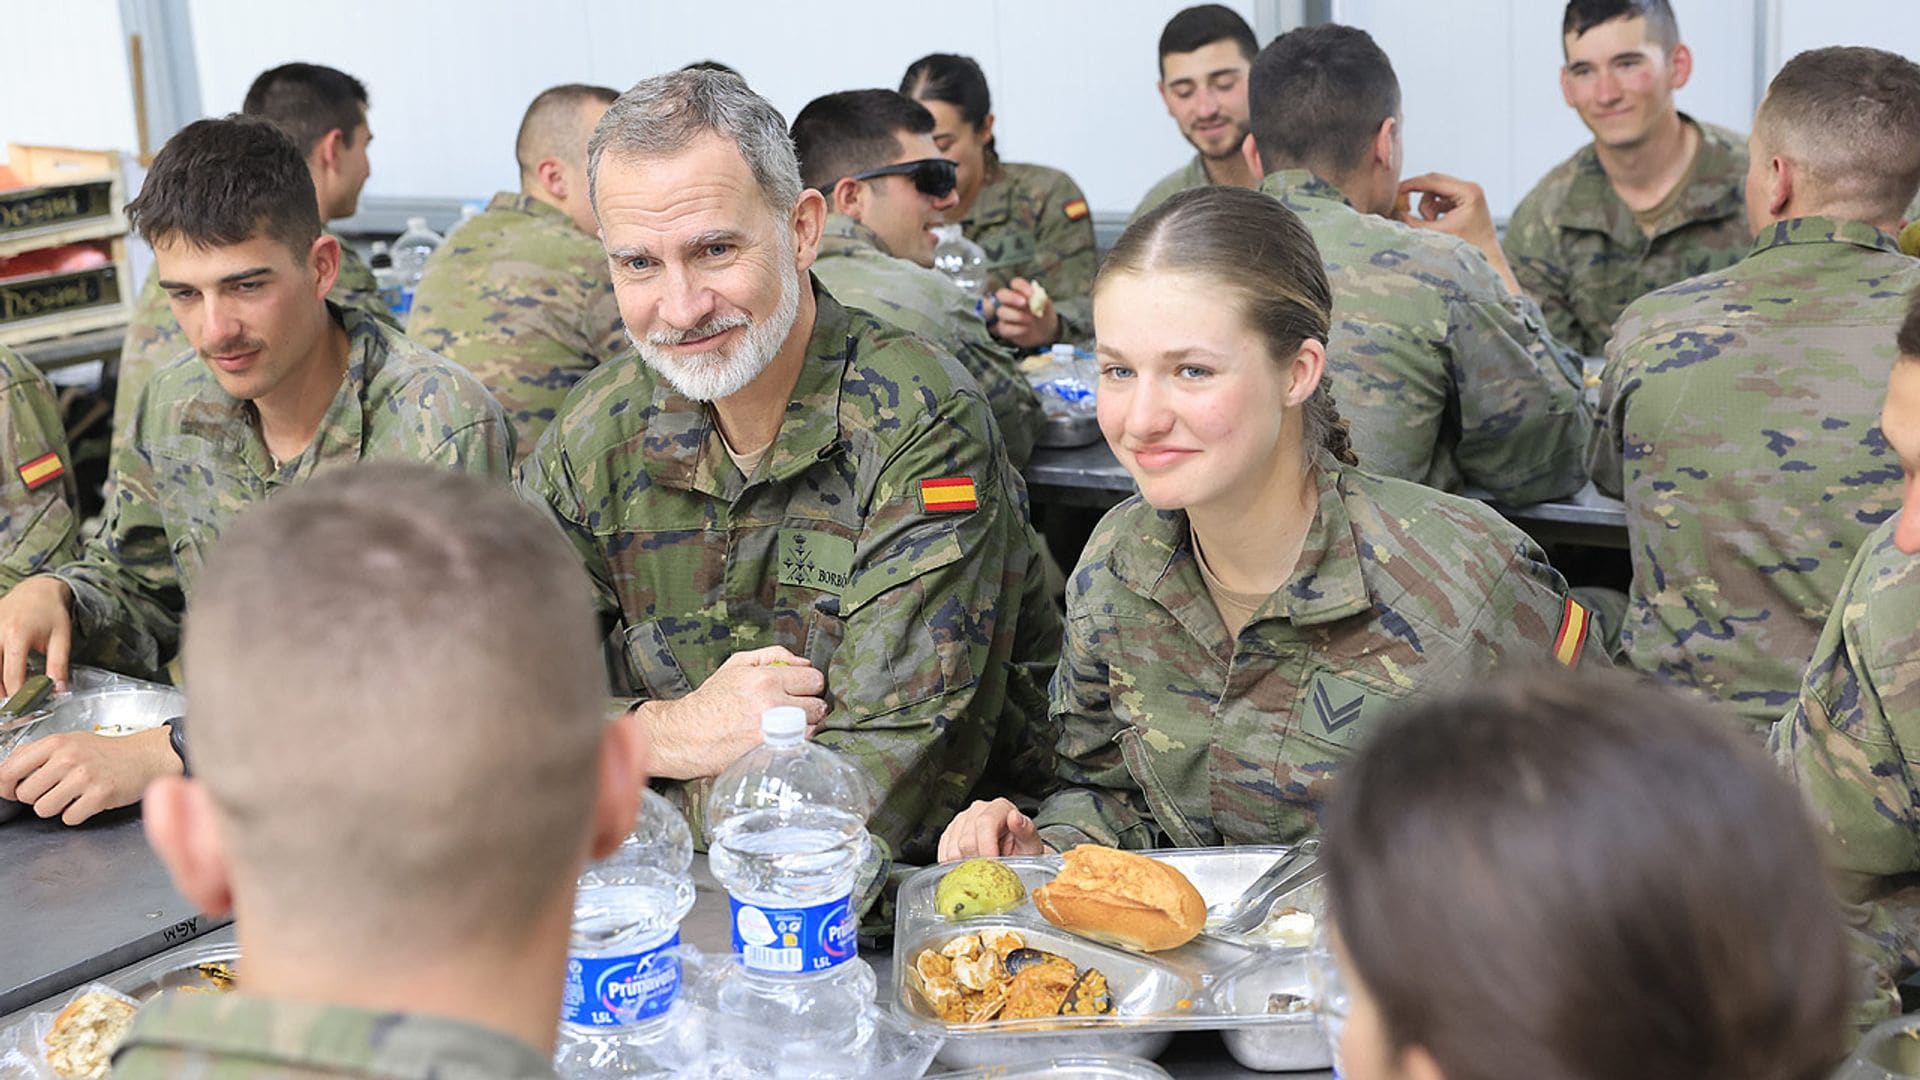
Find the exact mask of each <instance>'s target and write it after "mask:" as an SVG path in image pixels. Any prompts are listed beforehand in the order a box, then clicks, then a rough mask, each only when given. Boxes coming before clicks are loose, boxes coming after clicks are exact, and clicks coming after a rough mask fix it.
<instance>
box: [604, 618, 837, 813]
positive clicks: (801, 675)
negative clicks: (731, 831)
mask: <svg viewBox="0 0 1920 1080" xmlns="http://www.w3.org/2000/svg"><path fill="white" fill-rule="evenodd" d="M826 689H827V678H826V676H825V675H823V674H822V673H821V672H820V671H818V670H817V669H815V668H814V666H813V665H812V664H810V663H808V662H807V660H806V658H804V657H800V656H795V655H794V654H792V653H790V652H788V651H787V650H785V649H783V648H781V647H780V646H778V645H772V646H768V647H767V648H764V649H753V650H751V651H749V652H737V653H734V654H733V655H732V656H729V657H727V659H726V662H725V663H723V664H721V665H720V668H719V670H717V671H715V672H714V673H713V676H712V677H711V678H709V679H708V680H707V681H706V682H705V683H702V684H701V686H700V688H699V689H698V690H695V691H694V692H693V693H691V694H688V695H687V696H686V697H683V698H680V699H678V700H676V701H649V702H647V703H646V704H644V705H642V706H641V707H640V709H639V717H640V722H641V724H642V726H643V727H644V728H645V730H646V733H647V737H648V740H649V742H651V744H652V760H651V762H650V767H649V771H650V772H652V774H653V775H655V776H662V777H666V778H668V779H671V780H692V779H695V778H698V777H702V776H715V775H718V774H719V772H720V771H721V770H722V769H725V768H726V767H727V766H729V765H731V764H733V763H734V762H735V761H736V760H738V759H739V757H740V755H742V754H744V753H746V752H747V751H749V750H751V749H753V748H754V747H756V746H758V745H760V714H761V713H762V712H765V711H766V710H768V709H771V708H774V707H775V706H779V705H792V706H795V707H797V708H799V709H802V710H804V711H805V712H806V714H807V734H808V736H812V735H813V733H814V732H815V731H816V730H818V729H819V726H820V722H821V721H823V720H825V719H826V718H827V702H826V699H825V698H823V697H821V695H822V694H824V693H825V692H826Z"/></svg>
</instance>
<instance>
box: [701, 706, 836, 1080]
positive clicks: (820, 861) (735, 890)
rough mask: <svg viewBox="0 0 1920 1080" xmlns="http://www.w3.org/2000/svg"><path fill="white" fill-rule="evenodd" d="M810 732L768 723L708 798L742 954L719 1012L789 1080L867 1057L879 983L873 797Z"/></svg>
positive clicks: (780, 714) (787, 720)
mask: <svg viewBox="0 0 1920 1080" xmlns="http://www.w3.org/2000/svg"><path fill="white" fill-rule="evenodd" d="M806 726H807V721H806V714H805V713H803V712H802V711H800V710H799V709H797V708H790V707H789V708H774V709H768V710H767V711H766V712H765V713H763V714H761V718H760V737H761V745H760V746H759V747H758V748H757V749H755V750H753V751H751V752H749V753H747V754H745V755H744V756H742V757H741V758H740V760H739V761H736V762H734V764H733V765H732V766H730V767H729V768H728V769H727V770H726V771H725V772H722V773H721V774H720V776H719V778H718V779H716V780H715V781H714V786H713V792H712V794H711V795H710V796H709V797H708V801H707V820H709V821H711V822H713V823H714V825H713V842H712V844H711V845H710V847H709V850H708V864H709V866H711V867H712V869H713V876H714V877H715V878H716V879H718V880H719V882H720V884H721V885H723V886H725V887H726V890H727V893H728V894H729V897H730V899H731V904H732V911H733V920H732V923H733V945H734V950H735V951H736V952H738V953H739V954H740V956H741V966H740V968H739V969H738V971H736V972H735V973H734V975H733V977H730V978H729V979H727V980H726V981H725V983H724V984H723V985H722V987H721V989H720V991H719V1001H718V1008H717V1010H716V1011H717V1012H719V1013H720V1014H721V1015H723V1016H725V1017H727V1018H728V1019H729V1021H730V1022H736V1023H739V1024H741V1025H744V1026H745V1027H746V1028H751V1029H754V1030H756V1031H758V1032H759V1033H760V1036H759V1038H758V1039H757V1040H756V1041H757V1042H758V1043H759V1044H760V1045H762V1046H764V1047H767V1048H770V1049H771V1051H772V1053H773V1054H774V1055H776V1057H777V1060H776V1063H775V1066H774V1067H775V1069H776V1071H777V1072H778V1073H780V1074H784V1075H819V1074H821V1073H822V1071H823V1069H826V1070H827V1071H828V1072H830V1069H827V1067H825V1066H823V1065H821V1064H820V1063H822V1062H828V1061H833V1060H838V1061H842V1062H845V1061H850V1060H853V1061H857V1060H860V1058H861V1055H863V1054H864V1053H865V1051H866V1047H867V1044H868V1042H869V1041H870V1040H871V1039H872V1036H873V1017H872V1012H873V1008H874V975H873V969H872V968H870V967H868V966H867V963H866V961H864V960H862V959H860V958H859V956H858V955H857V952H858V942H857V940H856V933H855V932H856V928H857V927H856V920H855V918H854V915H853V909H852V901H853V889H854V884H855V879H856V878H857V877H858V875H859V873H860V869H861V867H862V866H863V865H865V863H866V861H867V858H868V856H869V854H870V851H871V840H870V839H869V838H868V836H867V829H866V819H867V815H868V813H870V812H871V810H872V805H873V796H872V791H871V788H870V787H869V786H868V783H867V779H866V774H865V773H863V772H861V771H860V769H859V768H858V767H856V766H855V765H854V764H853V763H851V762H849V761H848V760H846V759H845V758H843V757H841V756H840V755H838V754H835V753H834V752H833V751H831V750H828V749H827V748H826V747H823V746H820V745H818V744H816V743H813V742H809V741H808V740H807V737H806ZM726 1041H733V1040H726Z"/></svg>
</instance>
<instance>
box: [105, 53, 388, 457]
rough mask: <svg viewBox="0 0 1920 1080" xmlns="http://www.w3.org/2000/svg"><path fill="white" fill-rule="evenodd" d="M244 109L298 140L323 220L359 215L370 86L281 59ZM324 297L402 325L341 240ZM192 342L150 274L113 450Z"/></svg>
mask: <svg viewBox="0 0 1920 1080" xmlns="http://www.w3.org/2000/svg"><path fill="white" fill-rule="evenodd" d="M240 111H241V112H242V113H243V114H245V115H247V116H257V117H260V118H261V119H263V120H268V121H271V122H272V123H273V125H274V126H275V127H278V128H279V129H280V130H282V131H284V132H286V133H287V137H288V138H290V139H292V140H293V143H294V146H295V147H296V148H298V149H299V151H300V153H301V154H302V155H303V156H304V157H305V158H306V163H307V175H308V176H309V177H311V179H312V186H313V194H314V204H315V205H316V206H317V207H319V210H320V220H321V222H322V223H323V224H324V223H325V222H329V221H338V220H339V219H341V218H347V217H352V216H353V215H354V213H355V212H356V211H357V210H358V209H359V207H360V189H361V188H363V187H365V186H366V183H367V174H368V173H369V172H370V171H371V166H370V165H369V164H368V161H367V146H368V144H369V143H371V142H372V141H373V132H372V130H371V129H369V128H368V126H367V88H366V87H365V86H364V85H362V84H361V82H360V80H359V79H356V78H354V77H353V76H351V75H349V74H347V73H346V72H344V71H339V70H336V69H334V68H330V67H327V66H326V65H324V64H300V63H295V64H282V65H280V66H279V67H277V68H273V69H271V70H268V71H263V72H261V73H260V76H259V77H258V78H256V79H254V80H253V85H252V86H250V87H248V88H247V96H246V98H245V100H244V101H243V102H242V104H241V106H240ZM327 299H329V300H331V301H333V302H334V303H336V304H339V305H340V306H341V307H348V308H355V309H357V310H360V311H364V312H366V313H367V314H369V315H371V316H373V317H374V318H376V319H380V320H382V321H383V322H387V323H390V324H392V325H393V326H395V327H396V328H397V327H398V326H399V323H398V322H396V321H395V320H394V318H393V316H392V315H391V314H390V313H389V312H388V311H387V305H386V302H385V301H383V300H381V299H380V290H379V285H378V284H377V283H376V282H375V281H374V280H373V271H372V270H371V269H369V268H368V266H367V264H366V261H365V260H363V259H361V258H360V256H359V254H358V253H357V252H355V251H354V250H353V246H352V245H350V244H348V243H347V242H345V241H344V240H343V241H340V270H339V273H337V274H336V275H335V276H334V279H333V291H332V292H330V293H328V294H327ZM192 347H193V346H192V345H191V344H190V343H189V342H188V341H187V335H186V332H185V331H184V330H182V329H181V327H180V323H179V321H178V320H176V319H175V318H174V316H173V310H172V308H170V307H169V306H168V304H167V291H166V290H165V289H163V288H161V287H160V275H159V274H158V273H151V272H150V273H148V274H147V280H146V283H145V284H143V285H142V286H141V287H140V295H139V297H138V298H136V299H135V300H134V302H133V315H132V317H130V318H129V319H128V320H127V338H126V342H125V343H124V344H123V345H122V346H121V348H120V369H119V374H118V379H119V384H118V385H117V386H116V387H115V389H114V394H113V441H114V445H115V446H116V447H117V446H119V445H120V444H121V443H122V442H124V441H125V439H126V433H127V427H128V425H130V424H132V423H133V415H134V413H135V412H136V411H138V409H139V405H140V391H141V389H142V388H143V387H145V386H146V385H147V380H148V379H151V378H152V377H153V373H154V372H156V371H158V370H160V368H161V366H163V365H164V364H166V363H168V362H169V361H171V360H173V359H174V358H175V357H178V356H180V355H181V354H182V353H184V352H186V351H187V350H188V349H191V348H192Z"/></svg>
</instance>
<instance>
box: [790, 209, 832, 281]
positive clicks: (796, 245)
mask: <svg viewBox="0 0 1920 1080" xmlns="http://www.w3.org/2000/svg"><path fill="white" fill-rule="evenodd" d="M789 224H790V225H791V227H792V229H793V263H794V269H796V270H799V271H801V272H803V273H804V272H806V271H807V270H809V269H811V268H812V267H813V261H814V259H815V258H817V257H818V256H819V254H820V234H821V233H823V232H825V231H826V227H827V200H826V199H825V198H823V197H822V196H821V195H820V193H819V192H818V191H815V190H814V189H812V188H807V189H805V190H804V191H802V192H800V198H799V199H798V200H797V201H796V202H795V203H794V204H793V213H792V215H791V216H790V221H789Z"/></svg>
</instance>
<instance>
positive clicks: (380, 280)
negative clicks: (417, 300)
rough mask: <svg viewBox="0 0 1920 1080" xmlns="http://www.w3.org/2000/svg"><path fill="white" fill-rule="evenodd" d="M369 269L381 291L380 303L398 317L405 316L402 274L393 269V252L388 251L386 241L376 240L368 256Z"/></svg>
mask: <svg viewBox="0 0 1920 1080" xmlns="http://www.w3.org/2000/svg"><path fill="white" fill-rule="evenodd" d="M367 268H368V269H369V270H372V271H373V283H374V286H375V287H376V288H378V289H379V290H380V302H381V303H383V304H385V305H387V310H388V311H391V312H393V313H394V314H396V315H402V316H404V315H405V313H406V312H405V310H404V309H403V308H402V307H401V306H400V305H401V303H402V301H403V294H404V292H405V290H403V289H402V288H401V286H400V274H399V273H398V272H397V271H395V270H394V268H393V252H392V251H391V250H389V249H388V247H387V242H386V241H385V240H375V241H374V242H373V249H372V251H371V252H369V253H368V255H367Z"/></svg>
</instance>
